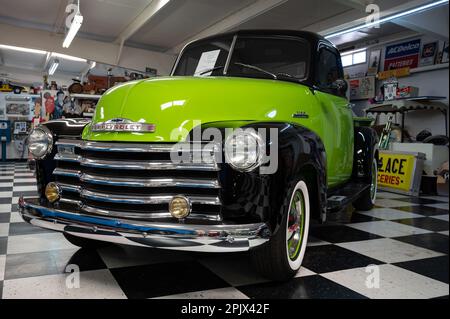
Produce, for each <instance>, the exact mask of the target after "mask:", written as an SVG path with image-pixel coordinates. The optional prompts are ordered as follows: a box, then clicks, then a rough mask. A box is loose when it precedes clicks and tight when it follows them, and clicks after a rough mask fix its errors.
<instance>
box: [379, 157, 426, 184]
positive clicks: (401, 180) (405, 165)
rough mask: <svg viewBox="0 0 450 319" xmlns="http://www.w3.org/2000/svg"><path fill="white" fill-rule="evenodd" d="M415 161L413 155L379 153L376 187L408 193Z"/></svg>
mask: <svg viewBox="0 0 450 319" xmlns="http://www.w3.org/2000/svg"><path fill="white" fill-rule="evenodd" d="M416 160H417V159H416V156H415V155H407V154H395V153H384V152H380V167H379V168H378V185H379V186H382V187H387V188H393V189H398V190H402V191H405V192H409V191H410V190H411V181H412V178H413V174H414V165H415V162H416Z"/></svg>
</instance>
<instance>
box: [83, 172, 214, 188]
mask: <svg viewBox="0 0 450 319" xmlns="http://www.w3.org/2000/svg"><path fill="white" fill-rule="evenodd" d="M80 181H82V182H88V183H91V184H99V185H109V186H124V187H196V188H219V187H220V186H219V182H218V181H217V180H216V179H201V178H199V179H187V178H118V177H109V176H108V177H106V176H98V175H92V174H86V173H84V174H81V175H80Z"/></svg>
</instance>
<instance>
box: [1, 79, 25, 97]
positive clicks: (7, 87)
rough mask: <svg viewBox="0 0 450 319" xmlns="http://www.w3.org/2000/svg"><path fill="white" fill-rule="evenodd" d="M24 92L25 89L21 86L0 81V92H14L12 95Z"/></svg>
mask: <svg viewBox="0 0 450 319" xmlns="http://www.w3.org/2000/svg"><path fill="white" fill-rule="evenodd" d="M24 90H25V88H24V87H23V86H20V85H14V84H12V83H9V82H5V81H1V80H0V92H14V94H20V93H22V91H24Z"/></svg>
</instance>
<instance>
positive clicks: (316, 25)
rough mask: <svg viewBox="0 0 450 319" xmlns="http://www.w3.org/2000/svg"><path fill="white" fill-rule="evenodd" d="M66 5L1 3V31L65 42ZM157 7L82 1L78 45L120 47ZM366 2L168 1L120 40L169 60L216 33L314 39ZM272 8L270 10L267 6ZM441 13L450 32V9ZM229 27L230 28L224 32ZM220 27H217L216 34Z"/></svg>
mask: <svg viewBox="0 0 450 319" xmlns="http://www.w3.org/2000/svg"><path fill="white" fill-rule="evenodd" d="M69 1H73V0H0V24H1V23H3V24H8V25H13V26H16V27H22V28H27V29H29V30H33V29H35V30H44V31H48V32H50V34H64V33H65V31H66V30H65V19H66V13H65V7H66V5H67V4H68V2H69ZM155 1H161V0H80V2H81V5H80V10H81V13H82V15H83V16H84V21H83V25H82V27H81V30H80V32H79V34H78V35H77V37H80V38H88V39H91V40H96V41H100V42H102V43H103V42H107V43H120V40H121V39H120V38H119V37H120V36H121V35H122V34H123V32H124V31H125V30H127V29H129V28H130V26H134V25H135V24H136V23H137V22H139V21H141V20H142V15H143V14H144V13H145V12H146V9H148V8H149V7H151V6H152V5H153V4H155ZM427 1H433V0H377V1H376V3H377V4H378V5H379V6H380V9H381V10H382V11H383V12H384V11H388V12H389V10H390V9H392V8H395V7H397V6H400V5H407V4H408V3H413V2H414V3H420V2H421V3H424V2H427ZM370 2H373V1H371V0H170V1H169V2H168V4H167V5H165V6H164V7H162V9H160V10H159V11H157V12H156V13H155V14H153V15H151V16H148V17H144V20H143V22H142V24H139V25H138V27H137V28H136V31H135V32H133V33H132V34H131V36H129V37H127V38H126V39H124V40H125V45H126V46H130V47H137V48H142V49H147V50H152V51H160V52H173V51H177V50H178V49H179V47H180V46H181V45H183V44H184V43H185V42H186V41H188V40H191V39H193V38H196V37H198V36H199V35H203V34H205V32H208V30H214V31H216V30H219V32H221V31H229V30H235V29H264V28H265V29H271V28H273V29H281V28H282V29H294V30H301V29H308V30H312V31H316V32H318V31H323V30H325V29H329V28H332V27H336V26H338V25H343V24H345V23H351V21H352V19H354V18H352V17H357V18H362V17H364V16H365V15H366V13H365V7H366V6H365V4H366V3H370ZM270 3H273V5H272V6H270V5H269V4H270ZM446 8H447V25H448V6H447V7H446ZM258 10H259V12H258ZM436 10H443V8H438V9H436ZM346 19H347V20H346ZM228 22H230V24H229V26H227V25H226V23H228ZM218 25H221V26H222V27H221V28H218V27H217V26H218ZM223 25H225V27H223ZM132 29H133V28H132ZM405 32H418V31H417V28H413V27H411V26H410V25H407V24H406V23H403V24H400V23H395V24H394V23H387V24H384V25H383V26H382V27H381V28H380V29H370V30H360V31H359V32H355V33H352V34H350V35H345V36H342V37H337V38H334V39H332V41H333V42H335V43H336V44H337V45H340V46H342V47H346V46H349V45H351V44H352V43H354V42H357V41H362V40H364V41H366V40H371V39H376V38H380V37H384V36H387V35H395V34H401V33H405ZM447 37H448V34H447ZM0 44H1V43H0ZM24 46H25V45H24ZM54 49H55V48H48V49H47V50H48V51H53V50H54ZM119 54H120V53H119ZM60 60H61V59H60ZM86 65H87V64H86V63H85V62H83V63H80V62H74V61H64V60H62V63H61V65H60V67H59V68H58V69H59V70H58V72H66V73H68V74H77V73H81V72H83V70H85V68H86ZM2 66H4V67H17V68H23V69H34V70H41V71H42V70H43V69H45V67H46V60H45V56H42V55H36V54H27V53H19V52H17V51H8V50H4V49H1V48H0V68H1V67H2ZM47 67H48V64H47ZM0 73H1V72H0Z"/></svg>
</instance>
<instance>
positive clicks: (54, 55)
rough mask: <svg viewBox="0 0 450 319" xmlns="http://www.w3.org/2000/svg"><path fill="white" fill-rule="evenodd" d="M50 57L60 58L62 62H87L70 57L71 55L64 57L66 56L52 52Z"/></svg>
mask: <svg viewBox="0 0 450 319" xmlns="http://www.w3.org/2000/svg"><path fill="white" fill-rule="evenodd" d="M52 57H55V58H61V59H64V60H70V61H77V62H87V60H86V59H83V58H78V57H76V56H71V55H66V54H61V53H56V52H52Z"/></svg>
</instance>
